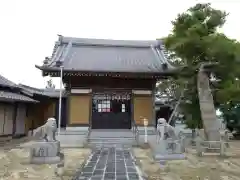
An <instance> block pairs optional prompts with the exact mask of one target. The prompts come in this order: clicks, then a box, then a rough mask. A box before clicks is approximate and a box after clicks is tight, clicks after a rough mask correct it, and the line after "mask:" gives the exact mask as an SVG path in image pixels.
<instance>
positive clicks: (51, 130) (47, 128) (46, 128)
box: [33, 118, 57, 141]
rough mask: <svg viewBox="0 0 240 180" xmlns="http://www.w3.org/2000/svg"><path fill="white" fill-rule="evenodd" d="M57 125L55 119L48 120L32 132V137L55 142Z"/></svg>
mask: <svg viewBox="0 0 240 180" xmlns="http://www.w3.org/2000/svg"><path fill="white" fill-rule="evenodd" d="M56 132H57V123H56V119H55V118H48V120H47V122H46V123H45V124H44V125H42V126H40V127H38V128H37V129H35V130H34V133H33V137H35V138H38V139H43V140H45V141H56Z"/></svg>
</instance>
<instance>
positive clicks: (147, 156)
mask: <svg viewBox="0 0 240 180" xmlns="http://www.w3.org/2000/svg"><path fill="white" fill-rule="evenodd" d="M230 147H231V148H230V149H228V152H227V157H226V158H220V157H219V156H217V155H213V154H207V155H205V156H204V157H197V156H196V151H195V150H194V149H191V148H189V149H187V153H186V157H187V159H186V160H174V161H168V162H166V164H165V165H162V166H161V165H160V163H159V162H154V161H153V159H152V155H151V150H150V149H143V148H134V149H133V151H134V155H135V156H136V158H137V160H138V161H139V162H140V166H141V168H142V170H143V171H144V172H145V174H146V175H147V176H148V178H147V179H148V180H157V179H158V180H205V179H209V180H240V141H239V142H231V143H230Z"/></svg>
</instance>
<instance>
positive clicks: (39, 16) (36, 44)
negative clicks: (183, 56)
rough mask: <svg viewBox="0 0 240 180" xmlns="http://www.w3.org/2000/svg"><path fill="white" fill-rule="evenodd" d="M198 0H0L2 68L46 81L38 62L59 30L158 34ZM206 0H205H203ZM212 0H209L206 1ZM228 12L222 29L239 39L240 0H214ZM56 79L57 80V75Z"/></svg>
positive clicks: (35, 82) (16, 76)
mask: <svg viewBox="0 0 240 180" xmlns="http://www.w3.org/2000/svg"><path fill="white" fill-rule="evenodd" d="M196 2H200V1H194V0H184V1H177V0H168V1H160V0H131V1H129V0H101V1H99V0H64V1H63V0H51V1H49V0H21V1H19V0H5V1H3V0H2V1H0V23H1V24H0V25H1V26H0V40H1V43H0V52H1V53H0V64H1V65H0V74H1V75H3V76H6V77H7V78H9V79H10V80H12V81H14V82H17V83H24V84H27V85H31V86H35V87H44V80H43V77H42V76H41V72H40V71H39V70H38V69H36V68H35V67H34V65H35V64H41V63H42V61H43V60H44V58H45V56H49V55H51V52H52V48H53V44H54V41H55V40H56V39H57V36H56V35H57V34H62V35H64V36H76V37H88V38H111V39H143V40H146V39H156V38H159V37H163V36H166V35H167V34H168V33H169V32H170V30H171V23H170V22H171V20H173V19H174V18H175V17H176V15H177V14H178V13H180V12H183V11H185V10H186V9H187V8H188V7H190V6H192V5H194V4H195V3H196ZM201 2H202V1H201ZM208 2H210V1H208ZM212 2H213V6H214V7H216V8H220V9H223V10H226V11H227V12H230V15H229V17H228V21H227V23H226V25H225V27H224V28H223V30H222V31H223V32H224V33H226V34H227V35H228V36H230V37H232V38H236V39H240V33H239V32H240V26H239V23H238V16H239V14H240V13H239V7H240V1H237V0H230V1H226V0H225V1H223V0H222V1H220V0H219V1H216V0H212ZM54 82H55V83H57V84H56V85H57V86H58V84H59V82H58V80H55V81H54Z"/></svg>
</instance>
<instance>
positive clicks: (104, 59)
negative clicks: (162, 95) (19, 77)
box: [41, 36, 175, 73]
mask: <svg viewBox="0 0 240 180" xmlns="http://www.w3.org/2000/svg"><path fill="white" fill-rule="evenodd" d="M57 61H62V62H63V66H64V70H66V71H68V70H69V71H72V70H73V71H74V70H75V71H89V72H133V73H163V72H166V71H169V70H173V69H175V68H174V67H173V66H172V65H171V64H170V63H169V62H168V61H167V59H166V58H165V55H164V52H163V50H162V43H161V41H159V40H153V41H125V40H107V39H84V38H72V37H63V36H60V38H59V40H58V41H57V42H56V45H55V46H54V52H53V53H52V57H51V58H50V61H49V62H48V63H47V64H45V65H44V66H42V67H41V68H42V69H44V68H46V69H58V68H57V67H56V62H57ZM163 64H167V65H168V69H167V70H166V69H164V67H163Z"/></svg>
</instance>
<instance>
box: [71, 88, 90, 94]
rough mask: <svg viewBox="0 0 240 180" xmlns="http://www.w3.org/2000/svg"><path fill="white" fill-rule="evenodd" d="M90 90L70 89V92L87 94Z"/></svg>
mask: <svg viewBox="0 0 240 180" xmlns="http://www.w3.org/2000/svg"><path fill="white" fill-rule="evenodd" d="M91 92H92V90H91V89H71V93H72V94H89V93H91Z"/></svg>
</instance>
